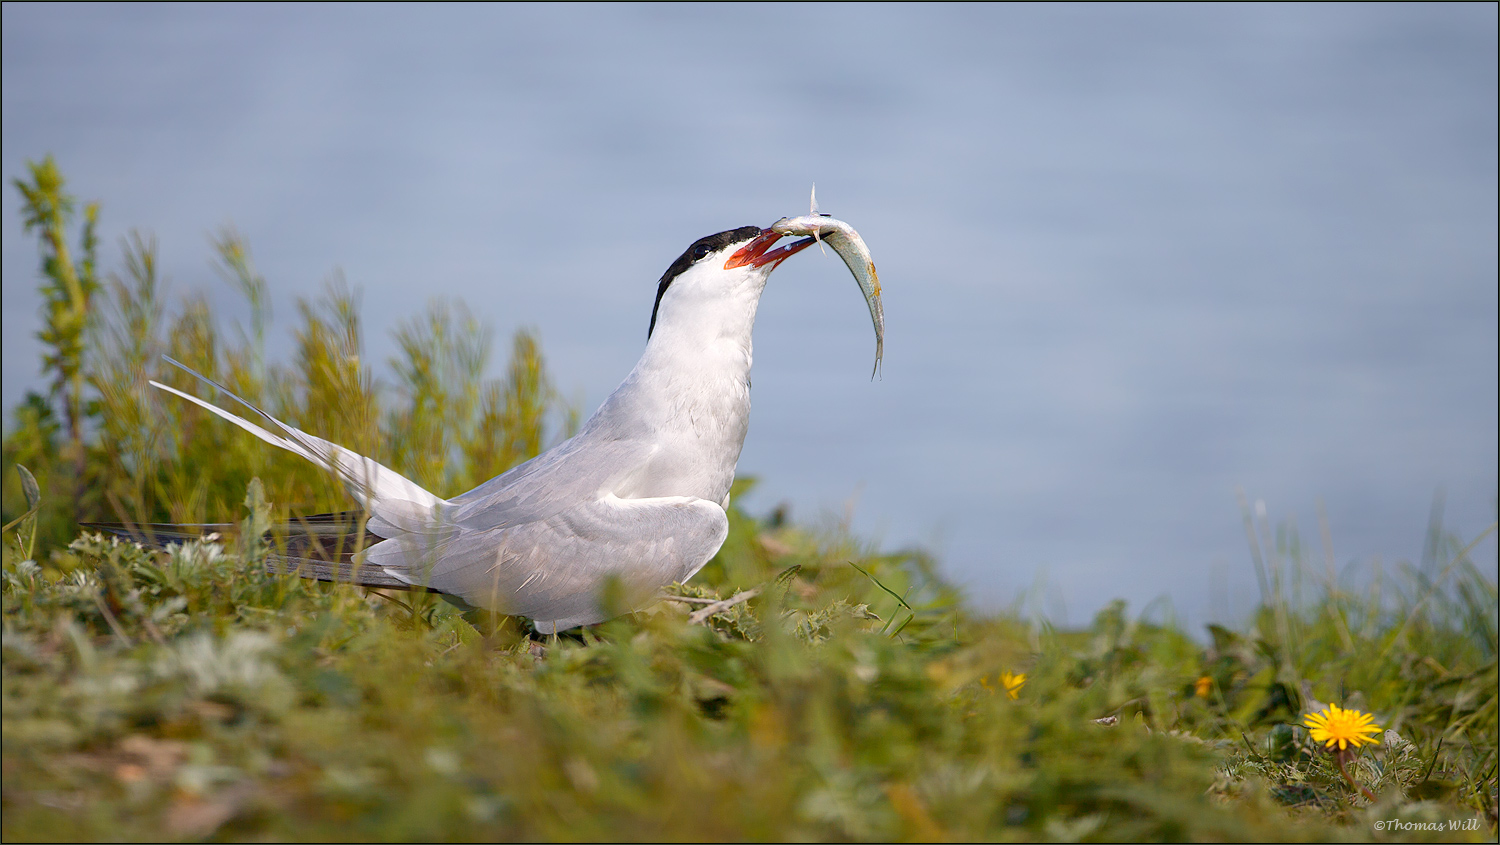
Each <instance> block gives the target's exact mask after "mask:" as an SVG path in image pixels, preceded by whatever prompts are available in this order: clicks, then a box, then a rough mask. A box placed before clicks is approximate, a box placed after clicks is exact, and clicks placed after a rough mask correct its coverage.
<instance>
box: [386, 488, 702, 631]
mask: <svg viewBox="0 0 1500 845" xmlns="http://www.w3.org/2000/svg"><path fill="white" fill-rule="evenodd" d="M728 533H729V519H728V517H727V516H726V515H725V513H724V510H723V509H722V508H720V507H719V506H718V505H717V504H715V503H713V502H708V501H705V500H703V499H696V498H691V497H686V496H674V497H664V498H655V499H619V498H616V497H614V496H606V497H604V498H602V499H598V500H593V501H587V502H583V503H577V502H575V504H574V505H573V506H572V507H568V508H564V509H561V510H559V511H558V512H557V513H555V514H553V515H552V516H550V517H547V518H546V519H542V520H538V521H534V522H526V523H522V524H519V525H515V526H512V527H509V528H500V529H491V530H486V531H475V530H470V529H462V528H461V529H459V530H458V531H457V532H456V533H455V534H454V535H452V536H451V537H448V538H447V539H446V541H445V542H443V543H441V544H440V545H436V546H433V547H431V548H427V549H424V548H423V547H422V546H421V545H420V540H418V539H417V538H401V539H398V540H394V541H388V542H386V543H381V544H379V545H377V546H375V547H374V548H372V549H371V550H370V552H369V563H370V564H372V565H376V566H384V565H387V564H395V566H393V567H392V569H391V570H389V571H392V572H403V571H404V572H406V573H410V575H409V576H407V577H411V578H413V579H417V578H421V577H423V576H421V575H420V574H419V573H421V572H422V571H423V570H424V569H428V570H429V573H428V574H427V575H426V576H425V577H426V581H425V584H423V585H424V586H431V587H433V588H435V589H438V590H441V591H443V592H445V593H453V594H455V595H457V596H460V597H462V598H463V599H464V600H465V601H467V602H469V603H470V604H472V605H474V606H476V607H486V608H490V609H492V610H496V611H499V612H501V613H508V614H515V615H520V616H527V617H530V618H531V619H533V620H535V621H536V622H537V624H538V627H539V628H541V629H542V630H544V631H552V630H560V629H563V628H570V627H574V626H577V625H587V624H591V623H593V622H601V621H603V620H604V619H605V618H607V616H606V614H604V613H603V612H601V611H600V607H599V600H600V596H599V591H600V589H601V587H602V586H603V585H604V583H605V581H606V580H607V579H608V578H609V577H611V576H615V577H618V578H619V579H620V585H621V587H623V588H624V597H625V600H626V601H627V602H629V603H630V604H631V605H632V606H634V607H640V606H643V605H644V604H645V603H647V602H649V601H650V598H651V597H652V596H653V595H655V593H656V590H657V589H658V588H660V587H661V586H662V585H663V584H670V583H672V582H673V581H685V580H687V579H688V578H690V577H692V575H693V574H694V573H696V572H697V571H698V570H699V569H701V568H702V567H703V565H704V564H705V563H707V562H708V561H709V559H710V558H712V557H713V556H714V553H715V552H717V551H718V550H719V547H720V546H721V545H723V543H724V538H725V537H726V536H727V535H728ZM424 552H425V553H428V554H430V558H429V559H430V561H431V566H430V567H425V566H421V565H414V561H416V560H419V559H420V558H421V556H422V555H423V554H424ZM418 583H420V582H418Z"/></svg>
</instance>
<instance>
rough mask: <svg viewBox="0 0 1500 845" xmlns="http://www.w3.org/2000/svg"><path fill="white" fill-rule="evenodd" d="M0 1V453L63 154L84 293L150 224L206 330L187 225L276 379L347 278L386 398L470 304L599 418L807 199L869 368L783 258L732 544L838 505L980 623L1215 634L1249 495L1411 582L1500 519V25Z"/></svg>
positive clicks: (1228, 611) (34, 346) (1285, 18)
mask: <svg viewBox="0 0 1500 845" xmlns="http://www.w3.org/2000/svg"><path fill="white" fill-rule="evenodd" d="M3 16H4V21H3V23H4V27H3V38H4V45H3V46H4V50H3V85H4V103H3V109H4V114H3V118H4V120H3V172H4V176H5V178H6V185H5V190H4V205H3V226H4V229H3V232H4V239H3V282H4V285H3V287H4V291H3V293H4V298H3V307H4V314H3V316H4V382H3V400H4V407H5V409H6V412H7V420H6V422H7V425H8V424H9V422H10V421H9V417H8V414H9V409H11V408H12V407H14V405H15V404H16V403H17V402H18V401H20V399H21V397H22V396H23V395H24V393H25V391H27V390H29V389H41V388H42V379H41V377H40V375H39V352H40V347H39V345H38V343H37V341H36V340H35V339H34V337H33V335H34V333H35V332H36V330H37V329H38V328H39V319H38V310H39V307H40V298H39V296H38V295H37V292H36V288H37V284H38V274H37V269H36V267H37V249H36V244H35V241H34V238H32V237H31V236H27V235H24V234H23V233H22V231H21V227H20V220H19V216H18V209H19V207H20V200H19V196H18V194H17V192H16V191H15V190H14V188H13V187H12V186H11V184H10V180H12V179H14V178H16V177H19V176H22V175H24V174H25V173H26V171H25V162H26V160H28V159H31V160H40V159H41V157H42V156H44V155H46V154H47V153H49V152H50V153H53V154H55V155H56V157H57V160H58V163H59V165H60V166H61V167H62V169H63V172H64V173H65V174H66V175H67V176H68V177H69V188H70V190H71V191H72V192H73V193H75V194H76V195H78V196H79V197H80V198H81V199H99V200H101V201H102V202H103V214H102V223H101V226H100V232H101V235H102V243H103V244H104V249H103V250H102V252H101V256H102V258H103V259H104V261H103V263H104V265H105V268H106V269H118V268H119V255H120V253H119V250H118V246H117V244H118V241H119V238H120V236H121V235H123V234H124V233H125V232H127V231H128V230H129V229H131V228H134V227H139V228H142V229H145V230H149V231H151V232H154V233H155V234H156V235H157V236H158V237H159V239H160V243H161V257H162V260H163V268H164V270H165V274H166V275H167V277H168V278H169V279H170V280H171V282H172V285H173V287H172V291H173V292H174V293H175V294H179V295H180V294H182V293H186V292H188V291H191V290H195V289H207V290H208V291H209V296H210V300H211V302H212V304H213V306H214V308H215V310H216V311H218V312H220V313H225V314H244V313H245V311H246V309H245V307H244V305H243V304H242V303H241V302H240V301H239V300H238V299H237V294H235V293H234V292H233V291H231V290H230V289H229V287H228V286H225V285H223V284H221V283H220V282H219V281H218V278H217V276H216V275H215V273H214V271H213V270H212V268H211V261H212V250H211V248H210V246H209V242H208V236H209V234H210V233H212V232H214V231H216V230H218V229H219V228H220V227H221V226H223V225H224V224H226V223H233V224H234V225H235V226H236V227H238V229H239V230H240V232H242V233H243V234H244V235H245V236H246V237H247V239H248V241H249V244H250V246H251V248H252V251H253V255H254V259H255V261H256V264H257V266H258V268H259V269H260V271H261V272H262V273H263V274H264V275H265V276H266V277H267V279H268V281H269V282H270V285H271V290H272V294H273V297H274V308H275V311H276V315H277V319H278V322H277V324H276V331H277V332H279V333H280V334H275V335H273V336H272V338H271V342H270V344H269V345H270V347H271V349H272V354H273V356H274V355H275V352H276V349H277V348H278V347H281V348H285V347H286V345H287V344H286V341H285V337H286V334H285V333H286V331H287V330H288V329H289V328H290V327H291V326H292V325H293V324H294V322H295V321H294V319H293V317H294V316H295V308H294V305H295V301H296V297H298V296H305V295H312V294H315V293H316V292H317V291H318V289H319V286H320V283H321V281H322V280H323V279H325V278H326V277H328V276H329V275H330V274H331V273H333V272H334V271H335V270H336V269H339V270H342V272H343V273H344V274H345V276H346V277H347V278H348V280H349V281H350V282H351V283H352V284H354V285H356V286H357V287H358V288H359V289H361V290H362V291H363V301H364V310H363V313H364V317H365V322H366V328H367V339H366V345H367V349H366V353H367V355H368V356H369V357H370V359H371V360H373V361H376V362H380V363H379V364H378V365H377V366H378V369H377V372H378V373H386V372H388V370H386V369H385V365H384V362H385V361H386V360H387V359H388V358H389V356H390V355H391V354H392V353H393V351H394V346H393V344H392V342H391V340H390V336H389V330H390V329H391V328H392V327H393V326H395V325H396V324H397V323H398V322H399V321H400V320H402V319H403V318H405V317H407V316H408V315H410V314H411V313H412V312H413V311H415V310H417V309H418V308H420V307H421V306H422V305H423V304H424V302H425V300H426V299H427V298H428V297H430V296H449V297H461V298H462V299H463V300H464V301H465V302H466V303H468V305H469V306H470V308H471V309H472V310H473V311H474V313H475V314H476V315H477V316H479V317H480V318H481V319H482V320H483V321H485V322H486V323H487V324H488V325H490V326H491V327H492V328H493V329H494V330H495V331H496V332H497V339H498V340H500V341H501V342H500V343H498V344H497V348H498V349H500V350H502V351H503V350H504V349H506V348H507V346H506V344H505V342H504V340H505V338H506V337H508V335H509V333H510V332H511V331H513V330H514V329H515V328H517V327H520V326H533V327H536V328H537V329H539V331H540V334H541V338H542V343H543V350H544V352H545V354H546V355H547V357H548V360H549V363H550V364H551V366H552V370H553V373H554V375H555V376H556V378H557V380H558V382H559V384H560V386H561V388H562V389H563V391H564V393H565V394H566V395H567V396H569V397H570V398H572V399H573V400H574V401H576V402H578V403H579V404H580V405H581V406H582V407H583V410H584V412H585V413H589V412H591V411H592V410H593V409H594V408H595V407H596V406H597V405H598V403H599V402H600V401H602V400H603V398H604V397H605V396H606V395H607V394H608V393H609V391H611V390H612V389H613V388H614V387H615V385H616V384H617V383H618V382H619V381H620V379H621V378H623V377H624V375H625V373H626V372H627V371H628V370H629V369H630V367H631V366H632V364H633V363H634V361H635V359H636V357H637V356H638V355H639V353H640V350H641V348H642V345H643V343H644V341H645V337H646V325H647V322H648V320H649V318H650V313H651V303H652V299H653V297H654V293H655V288H656V281H657V279H658V277H659V276H660V274H661V272H662V271H663V270H664V269H665V268H666V266H667V264H669V263H670V262H671V261H672V259H673V258H674V257H676V256H677V255H678V253H680V252H681V251H682V250H683V249H684V248H685V247H686V246H687V245H688V244H689V243H690V242H691V241H693V240H694V239H696V238H698V237H700V236H702V235H705V234H709V233H712V232H716V231H719V230H721V229H726V228H730V227H734V226H740V225H746V224H759V225H766V224H769V223H770V222H772V221H773V220H775V219H776V218H777V217H780V216H782V215H789V214H797V213H802V212H804V211H805V210H806V207H807V192H808V188H809V187H810V185H811V184H812V183H813V182H816V183H817V185H818V195H819V200H820V203H821V205H822V210H824V211H827V212H831V213H833V214H835V215H836V216H839V217H841V218H843V219H845V220H848V221H849V222H850V223H852V224H853V225H854V226H856V227H857V228H858V229H859V231H860V232H861V233H862V234H863V235H864V237H865V240H866V241H867V242H868V243H869V245H870V247H871V249H872V251H873V253H874V255H875V258H876V260H877V263H878V264H879V266H880V270H881V279H882V281H883V282H884V288H885V309H886V315H887V328H888V332H887V339H886V341H887V342H886V358H885V365H884V375H883V378H882V379H881V380H879V381H876V382H874V383H871V382H870V380H869V377H868V374H869V367H870V360H871V356H872V351H873V350H872V347H873V342H872V337H871V331H870V326H869V317H868V315H867V314H866V311H865V307H864V305H863V303H862V302H861V301H860V297H859V294H858V292H857V290H856V289H855V285H854V283H853V281H852V280H851V279H850V278H849V274H848V272H847V271H846V270H845V269H844V267H843V266H842V264H841V263H840V262H839V261H838V259H837V257H835V256H834V255H833V254H832V253H831V252H830V253H829V254H827V255H819V254H818V252H817V251H816V250H814V251H810V252H806V253H803V254H802V255H801V256H799V257H798V258H797V259H795V260H793V261H790V262H788V263H787V264H786V265H784V266H783V267H782V268H781V269H779V270H778V271H777V272H776V274H775V276H773V277H772V279H771V284H770V286H769V287H768V289H767V291H766V294H765V298H764V300H763V302H762V306H761V311H760V316H759V320H758V321H757V327H756V337H755V341H756V344H755V351H756V361H755V376H754V378H755V393H754V402H755V410H754V413H753V415H752V423H751V429H750V436H749V439H748V441H747V443H746V446H745V451H744V454H743V456H742V459H741V461H740V472H741V474H754V475H758V476H760V478H761V484H760V486H759V487H758V488H756V490H755V491H754V492H753V493H752V494H751V496H750V497H749V498H747V499H746V501H745V504H746V506H747V507H748V508H749V509H750V510H751V511H752V512H766V511H768V510H770V509H771V508H772V507H774V506H776V505H777V504H778V503H783V502H785V503H788V504H789V506H790V508H791V513H792V516H793V518H794V519H798V520H804V521H810V522H817V521H818V520H820V519H823V520H841V519H846V518H850V515H852V526H853V528H854V530H855V531H857V532H859V533H861V534H862V535H864V536H867V537H871V538H874V539H877V540H878V541H879V542H880V543H881V544H882V546H884V547H886V548H895V547H899V546H902V545H906V544H911V543H918V544H922V545H925V546H927V547H929V548H931V549H932V550H934V551H935V552H936V553H937V555H938V557H939V559H940V561H941V564H942V566H943V568H944V569H945V571H946V572H948V573H949V574H950V575H951V576H952V577H953V578H954V579H955V580H957V581H958V582H960V583H961V584H963V585H964V586H966V587H967V588H968V590H969V591H970V593H971V595H972V596H973V597H974V598H975V599H976V601H977V603H979V604H980V605H981V606H988V607H994V606H997V605H1003V604H1008V603H1010V602H1013V601H1017V600H1018V597H1021V600H1022V601H1023V603H1025V604H1026V605H1027V606H1028V607H1031V608H1033V609H1040V610H1042V611H1044V612H1046V613H1048V614H1050V615H1051V616H1053V618H1054V619H1055V620H1056V621H1058V622H1071V623H1073V624H1077V623H1079V622H1082V621H1085V620H1086V618H1087V616H1088V615H1089V614H1091V613H1092V612H1093V611H1094V610H1096V609H1098V608H1099V607H1100V606H1101V605H1102V604H1103V603H1104V602H1106V601H1108V600H1109V599H1111V598H1114V597H1124V598H1127V599H1129V600H1130V601H1131V602H1132V603H1133V605H1134V608H1135V609H1137V610H1139V609H1140V608H1141V607H1142V605H1143V604H1145V603H1147V602H1149V601H1151V600H1152V599H1155V598H1158V597H1162V596H1165V597H1167V598H1168V599H1169V600H1170V603H1171V605H1172V606H1173V607H1175V608H1176V611H1177V613H1178V615H1179V618H1181V619H1182V621H1184V622H1188V623H1190V624H1197V623H1201V622H1204V621H1219V620H1222V621H1234V620H1237V619H1239V618H1240V616H1241V615H1242V614H1243V613H1245V612H1246V611H1247V610H1248V609H1249V608H1250V607H1251V606H1252V605H1253V604H1254V602H1255V600H1256V598H1257V595H1256V586H1255V584H1256V581H1255V575H1254V569H1253V567H1252V565H1251V562H1250V553H1249V550H1248V546H1247V543H1246V540H1245V533H1244V527H1243V523H1242V520H1241V511H1240V507H1239V505H1238V504H1237V502H1236V493H1235V491H1236V489H1237V488H1243V489H1244V490H1245V491H1246V493H1247V495H1248V496H1249V498H1250V500H1251V501H1252V502H1253V501H1255V500H1257V499H1259V500H1263V501H1264V503H1265V508H1266V510H1267V513H1268V514H1269V519H1270V521H1271V522H1273V523H1275V522H1277V521H1280V520H1288V519H1293V520H1296V521H1297V523H1298V525H1299V526H1300V528H1301V531H1302V534H1303V536H1304V538H1305V539H1307V541H1308V542H1310V543H1316V542H1317V540H1316V538H1317V535H1318V528H1317V520H1318V516H1317V513H1318V511H1317V508H1318V506H1319V505H1318V503H1319V502H1322V503H1325V504H1326V513H1327V521H1328V526H1329V528H1330V530H1331V537H1332V551H1333V557H1334V560H1335V563H1336V565H1337V566H1339V567H1340V568H1344V569H1346V571H1348V572H1352V571H1353V570H1351V569H1349V567H1350V566H1351V565H1352V563H1353V562H1356V561H1359V562H1363V563H1365V564H1368V563H1369V562H1370V561H1371V560H1372V559H1373V558H1374V557H1375V556H1380V557H1381V559H1382V560H1383V561H1385V562H1386V564H1387V565H1389V564H1390V563H1393V562H1394V561H1396V560H1399V559H1403V558H1407V559H1412V560H1416V559H1417V558H1418V557H1419V556H1420V555H1421V551H1422V545H1423V541H1424V531H1425V527H1426V524H1427V520H1428V513H1429V507H1430V505H1431V503H1432V501H1433V497H1434V493H1435V492H1436V491H1443V492H1444V494H1445V495H1446V509H1445V516H1444V519H1445V526H1446V527H1447V528H1448V529H1449V530H1452V531H1454V532H1456V533H1457V534H1458V535H1460V536H1462V537H1463V538H1464V539H1465V540H1467V539H1469V538H1472V537H1473V536H1474V535H1476V534H1477V533H1478V532H1479V531H1480V530H1481V529H1482V528H1483V527H1484V526H1485V525H1487V524H1489V523H1490V522H1491V521H1492V520H1493V519H1494V518H1495V510H1496V463H1497V454H1496V439H1497V419H1496V406H1497V395H1496V392H1497V391H1496V385H1497V371H1496V360H1497V302H1496V290H1497V258H1496V229H1497V219H1496V207H1497V195H1496V184H1497V174H1496V161H1497V130H1496V123H1497V121H1496V111H1497V109H1496V102H1497V90H1496V88H1497V86H1496V67H1497V56H1496V40H1497V39H1496V32H1497V20H1496V7H1495V6H1494V5H1492V4H1481V5H1458V6H1448V5H1437V4H1420V5H1411V6H1389V5H1378V6H1362V5H1351V4H1338V5H1331V6H1314V7H1304V6H1186V7H1185V6H1178V5H1171V6H1150V7H1140V6H1124V5H1119V4H1110V5H1104V6H1081V7H1080V6H1051V5H1048V6H1021V7H1012V6H973V5H964V6H932V5H922V6H893V5H878V6H854V5H848V4H841V5H837V6H815V5H805V4H796V5H787V6H770V7H766V6H755V7H745V6H719V5H715V6H681V5H671V6H613V5H610V6H586V7H576V6H541V7H530V6H519V7H517V6H501V7H487V6H479V7H475V6H447V7H443V6H439V7H427V6H423V7H399V6H398V7H392V6H366V7H361V6H346V5H338V6H312V7H307V6H265V5H247V6H179V5H171V6H134V5H132V6H91V5H90V6H59V5H50V4H49V5H21V4H13V3H7V4H5V6H4V8H3ZM283 360H284V358H283ZM501 365H503V361H496V362H494V363H493V364H492V371H498V369H499V367H500V366H501ZM447 492H448V493H453V492H457V491H447ZM1494 549H1495V546H1494V542H1493V539H1491V540H1490V541H1488V542H1487V543H1485V544H1484V545H1482V546H1481V547H1480V549H1479V552H1478V559H1479V560H1490V561H1493V560H1494V557H1495V551H1494ZM1321 554H1322V552H1321V551H1319V552H1318V556H1319V558H1320V559H1321ZM1350 577H1353V576H1352V575H1350Z"/></svg>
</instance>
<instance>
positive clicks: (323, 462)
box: [151, 358, 445, 515]
mask: <svg viewBox="0 0 1500 845" xmlns="http://www.w3.org/2000/svg"><path fill="white" fill-rule="evenodd" d="M166 360H167V361H168V362H170V363H172V364H173V365H175V366H177V367H178V368H180V369H182V370H184V371H185V372H187V373H188V374H189V375H192V376H194V377H196V378H197V379H199V380H200V381H202V382H205V383H206V384H209V385H212V386H213V387H215V388H217V389H218V390H219V391H220V392H222V393H224V394H225V395H226V396H228V397H229V398H231V399H233V400H235V401H236V402H238V403H240V404H241V405H244V406H245V407H246V408H249V409H250V410H251V411H252V412H253V413H255V414H256V415H257V416H259V417H260V418H261V419H263V420H265V421H267V422H269V423H270V424H271V425H273V426H274V427H276V428H279V429H281V430H282V431H283V432H285V433H286V435H287V436H286V437H282V436H279V435H276V434H273V433H271V432H270V431H267V430H266V429H264V428H261V427H260V426H258V425H256V424H255V423H252V422H250V421H249V420H246V419H244V418H242V417H239V416H236V415H235V414H232V413H230V412H228V411H226V410H224V409H223V408H220V407H218V406H217V405H214V404H212V403H209V402H205V401H203V400H202V399H199V398H198V397H196V396H193V395H191V394H188V393H184V392H182V391H181V390H177V389H175V388H172V387H168V386H167V385H165V384H162V383H160V382H157V381H153V382H151V384H152V385H153V386H155V387H158V388H160V389H162V390H165V391H167V392H168V393H171V394H174V395H177V396H180V397H182V398H183V399H186V400H188V401H189V402H192V403H193V404H195V405H197V406H199V407H200V408H203V409H204V410H206V411H209V412H211V413H213V414H216V415H218V416H220V417H222V418H224V419H226V420H228V421H229V422H232V423H234V424H235V425H237V426H239V427H240V428H243V429H244V430H246V431H248V432H250V433H251V434H253V435H255V436H256V437H259V438H260V439H261V440H264V441H266V442H267V443H270V444H271V445H273V446H279V447H281V448H282V449H285V450H287V451H288V452H291V453H293V454H296V455H301V456H302V457H303V458H306V459H307V460H309V461H312V462H313V463H314V464H317V465H318V466H320V467H323V468H324V469H327V470H330V471H332V472H334V473H336V474H338V476H339V477H340V478H341V479H343V481H344V483H345V484H346V485H347V486H348V487H349V490H350V492H351V493H353V494H354V496H355V498H357V499H358V500H359V502H360V504H362V505H364V506H365V508H366V509H367V510H369V511H371V512H372V513H374V514H376V515H379V514H380V511H381V510H382V508H381V505H382V504H384V503H404V504H405V505H406V509H407V510H410V509H418V510H426V511H428V512H430V511H432V510H433V509H434V508H437V507H438V506H440V505H443V504H445V502H444V500H443V499H440V498H438V497H437V496H435V495H433V494H432V493H430V492H428V491H427V490H425V489H423V488H422V487H421V486H420V485H418V484H417V483H416V482H414V481H412V480H411V479H409V478H407V477H406V476H404V475H402V474H401V473H399V472H396V471H395V470H393V469H391V468H390V467H387V466H384V465H382V464H381V463H379V462H378V461H375V460H373V459H371V458H367V457H365V456H364V455H361V454H359V453H357V452H354V451H351V450H349V449H346V448H344V447H343V446H340V445H338V444H337V443H330V442H329V441H327V440H324V439H323V438H321V437H314V436H313V435H311V434H308V433H307V432H305V431H302V430H301V429H298V428H294V427H292V426H290V425H287V424H286V423H284V422H282V421H281V420H278V419H276V418H275V417H273V416H271V415H270V414H268V413H266V412H265V411H262V410H261V409H260V408H257V407H256V406H254V405H252V404H250V403H249V402H247V401H245V400H244V399H241V398H240V397H238V396H236V395H235V394H234V393H232V392H231V391H230V390H228V389H227V388H225V387H224V386H223V385H221V384H219V383H218V382H215V381H214V380H213V379H210V378H208V377H207V376H205V375H203V374H201V373H199V372H196V371H195V370H193V369H192V368H190V367H188V366H186V365H184V364H182V363H180V362H178V361H175V360H173V359H172V358H167V359H166Z"/></svg>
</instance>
